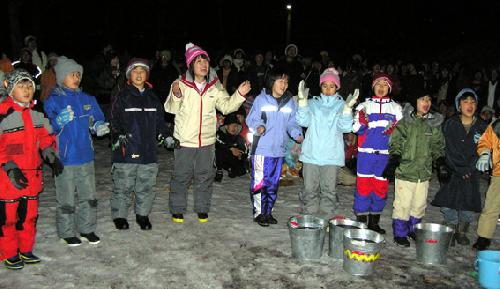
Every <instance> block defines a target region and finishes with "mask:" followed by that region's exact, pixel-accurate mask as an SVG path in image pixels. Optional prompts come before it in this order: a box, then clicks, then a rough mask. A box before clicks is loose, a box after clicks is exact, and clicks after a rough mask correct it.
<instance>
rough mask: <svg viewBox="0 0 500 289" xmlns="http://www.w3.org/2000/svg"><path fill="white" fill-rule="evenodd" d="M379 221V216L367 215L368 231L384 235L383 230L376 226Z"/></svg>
mask: <svg viewBox="0 0 500 289" xmlns="http://www.w3.org/2000/svg"><path fill="white" fill-rule="evenodd" d="M379 221H380V214H375V215H372V214H370V215H368V229H370V230H372V231H375V232H377V233H379V234H385V230H384V229H382V228H380V226H379V225H378V223H379Z"/></svg>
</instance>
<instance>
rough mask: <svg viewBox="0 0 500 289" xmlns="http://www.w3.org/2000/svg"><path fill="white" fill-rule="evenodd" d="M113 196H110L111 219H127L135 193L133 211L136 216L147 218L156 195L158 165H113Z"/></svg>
mask: <svg viewBox="0 0 500 289" xmlns="http://www.w3.org/2000/svg"><path fill="white" fill-rule="evenodd" d="M112 174H113V194H112V196H111V201H110V203H111V218H113V219H117V218H124V219H126V218H127V215H128V210H129V208H130V205H131V204H132V194H133V193H135V202H134V211H135V213H136V214H137V215H141V216H149V214H150V213H151V209H152V208H153V201H154V199H155V196H156V193H155V191H154V190H153V187H154V186H155V185H156V176H157V175H158V164H157V163H152V164H130V163H114V164H113V167H112Z"/></svg>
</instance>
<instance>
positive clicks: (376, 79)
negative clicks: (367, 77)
mask: <svg viewBox="0 0 500 289" xmlns="http://www.w3.org/2000/svg"><path fill="white" fill-rule="evenodd" d="M379 81H385V82H387V85H388V86H389V92H391V91H392V80H391V78H390V76H389V75H387V74H385V73H379V74H376V75H374V77H373V82H372V88H374V87H375V84H377V82H379Z"/></svg>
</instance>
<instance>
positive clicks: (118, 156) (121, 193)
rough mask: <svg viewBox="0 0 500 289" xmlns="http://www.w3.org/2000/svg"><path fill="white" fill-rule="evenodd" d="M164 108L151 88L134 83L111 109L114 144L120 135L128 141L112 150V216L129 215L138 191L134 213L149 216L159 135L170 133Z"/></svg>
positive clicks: (122, 92) (123, 91)
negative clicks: (165, 119)
mask: <svg viewBox="0 0 500 289" xmlns="http://www.w3.org/2000/svg"><path fill="white" fill-rule="evenodd" d="M163 114H164V112H163V108H162V105H161V103H160V101H159V100H158V97H157V96H156V94H155V93H154V92H153V90H152V89H151V88H150V87H145V90H144V91H143V92H140V91H139V90H138V89H137V88H136V87H135V86H133V85H127V86H126V87H125V88H124V89H122V90H121V91H120V92H119V93H118V96H117V97H116V101H115V102H114V103H113V106H112V108H111V119H110V122H111V131H112V139H113V141H112V142H113V143H115V142H116V141H117V140H118V136H119V135H125V136H127V142H126V144H125V145H124V146H123V147H121V148H119V149H116V150H115V151H113V156H112V158H113V167H112V174H113V184H114V186H113V195H112V196H111V201H110V203H111V217H112V218H113V219H117V218H124V219H126V218H127V215H128V211H129V208H130V205H131V203H132V194H133V193H134V192H135V208H134V209H135V213H136V214H137V215H141V216H148V215H149V214H150V213H151V209H152V207H153V201H154V199H155V192H154V191H153V187H154V186H155V185H156V176H157V174H158V157H157V135H158V134H162V135H163V136H167V135H171V133H169V132H168V131H167V126H166V125H165V122H164V121H163Z"/></svg>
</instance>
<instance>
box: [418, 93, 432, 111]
mask: <svg viewBox="0 0 500 289" xmlns="http://www.w3.org/2000/svg"><path fill="white" fill-rule="evenodd" d="M431 105H432V99H431V98H430V97H429V96H428V95H425V96H422V97H419V98H418V99H417V114H418V115H425V114H427V113H428V112H429V110H430V109H431Z"/></svg>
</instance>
